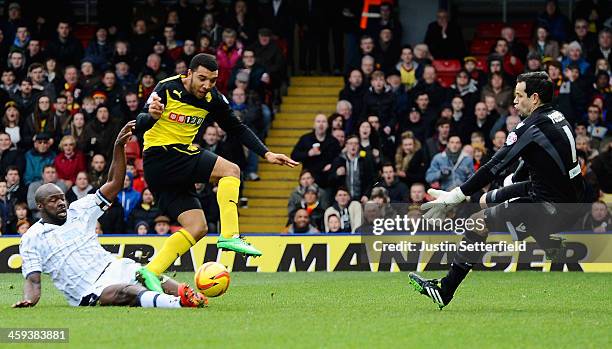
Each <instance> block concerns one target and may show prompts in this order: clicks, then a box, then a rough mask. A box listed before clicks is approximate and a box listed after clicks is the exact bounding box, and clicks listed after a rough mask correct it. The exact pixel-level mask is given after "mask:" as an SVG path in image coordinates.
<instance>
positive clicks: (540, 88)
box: [409, 72, 584, 309]
mask: <svg viewBox="0 0 612 349" xmlns="http://www.w3.org/2000/svg"><path fill="white" fill-rule="evenodd" d="M552 97H553V85H552V81H551V80H550V78H549V77H548V75H547V74H546V73H544V72H533V73H525V74H522V75H520V76H519V77H518V78H517V84H516V88H515V97H514V105H515V107H516V108H517V110H518V111H519V113H520V114H521V115H522V116H524V117H526V118H525V119H524V121H522V122H521V123H519V124H518V125H517V126H516V127H515V128H514V130H512V132H510V133H509V134H508V137H507V139H506V142H505V144H504V146H503V147H502V148H501V149H500V150H499V151H497V153H495V155H494V156H493V157H492V158H491V160H490V161H489V162H487V163H486V164H485V165H484V166H482V167H481V168H480V169H479V170H478V171H477V172H476V173H475V174H474V175H473V176H472V177H470V178H469V179H468V180H467V181H466V182H465V183H464V184H463V185H461V186H460V187H457V188H455V189H453V190H451V191H450V192H446V191H442V190H434V189H430V190H429V191H428V192H429V193H430V194H431V195H432V196H434V197H436V200H434V201H432V202H429V203H425V204H423V205H422V206H421V208H422V209H423V210H425V211H427V212H426V213H425V214H424V216H423V217H424V218H425V219H432V218H434V219H435V218H444V217H445V215H446V213H447V212H448V211H449V210H451V209H452V208H453V207H454V206H456V205H458V204H460V203H461V202H464V201H465V200H466V196H469V195H473V194H475V193H477V192H479V191H480V190H481V189H482V188H483V187H485V186H486V185H487V184H489V183H490V182H491V181H492V180H493V179H494V178H495V177H496V176H497V175H499V174H500V173H501V172H502V171H503V170H504V169H506V168H508V167H509V166H510V165H512V164H513V163H514V162H515V161H517V160H518V158H519V157H521V158H522V159H523V161H524V164H525V166H526V171H527V172H528V174H529V180H528V181H523V182H519V183H516V184H513V185H510V186H507V187H504V188H502V189H499V190H497V191H492V192H489V193H487V194H485V195H484V196H483V198H481V200H480V201H481V204H483V206H485V207H486V206H489V205H491V204H495V205H492V207H489V208H486V209H483V210H481V211H479V212H477V213H475V214H474V215H472V217H471V218H472V219H479V220H484V222H485V223H486V224H485V225H481V226H483V228H482V229H476V230H474V231H468V232H466V233H465V235H464V237H463V245H464V246H469V245H473V246H472V247H475V246H476V245H479V244H480V243H483V242H485V241H486V239H487V236H488V233H489V231H506V229H507V230H509V231H510V233H511V234H512V235H513V238H515V239H517V240H519V239H520V240H522V239H524V238H526V237H527V236H533V237H534V238H535V240H536V242H537V243H538V244H539V245H540V247H541V248H543V249H544V250H545V251H546V253H547V258H549V259H555V258H556V257H557V255H558V254H559V252H560V251H562V248H561V247H562V242H561V240H560V239H558V238H557V239H555V238H554V237H551V236H550V235H551V234H554V233H557V232H559V231H561V230H563V229H565V228H567V227H568V224H570V223H571V218H572V215H571V212H570V210H568V209H567V207H563V205H558V203H577V202H581V201H582V196H583V192H584V180H583V178H582V174H581V171H580V164H579V163H578V160H577V157H576V145H575V143H574V135H573V134H572V128H571V126H570V124H569V123H568V122H567V120H566V119H565V117H564V116H563V114H561V113H560V112H559V111H557V110H554V109H553V107H552V106H551V105H550V102H551V101H552ZM525 205H528V208H529V212H528V213H529V214H525V212H527V210H526V209H525ZM483 255H484V251H478V250H476V249H474V248H472V249H470V248H469V247H468V248H464V249H463V250H461V249H458V252H457V254H456V255H455V257H454V260H453V262H452V264H451V267H450V270H449V271H448V274H447V275H446V276H445V277H444V278H442V279H440V280H435V279H424V278H422V277H420V276H419V275H417V274H415V273H410V274H409V278H410V283H411V285H412V286H413V287H414V288H415V289H416V290H417V291H418V292H420V293H421V294H423V295H425V296H427V297H429V298H431V299H432V300H433V301H434V303H436V304H437V305H438V306H439V307H440V309H442V308H443V307H444V306H446V305H448V303H449V302H450V301H451V300H452V299H453V295H454V293H455V290H456V289H457V287H459V284H461V282H462V281H463V279H464V278H465V277H466V276H467V274H468V273H469V271H470V270H471V269H472V266H473V265H474V264H475V263H481V262H482V257H483Z"/></svg>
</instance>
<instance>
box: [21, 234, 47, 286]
mask: <svg viewBox="0 0 612 349" xmlns="http://www.w3.org/2000/svg"><path fill="white" fill-rule="evenodd" d="M19 255H20V256H21V273H22V274H23V277H24V278H27V277H28V275H30V274H32V273H35V272H42V262H41V258H40V255H39V254H38V250H36V241H35V240H34V239H33V238H32V235H28V234H24V235H23V236H22V237H21V243H20V244H19Z"/></svg>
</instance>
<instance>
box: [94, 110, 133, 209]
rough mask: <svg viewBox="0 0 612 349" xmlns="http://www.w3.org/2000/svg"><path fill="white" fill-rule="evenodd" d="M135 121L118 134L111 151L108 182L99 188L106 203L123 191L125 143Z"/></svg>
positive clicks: (130, 134)
mask: <svg viewBox="0 0 612 349" xmlns="http://www.w3.org/2000/svg"><path fill="white" fill-rule="evenodd" d="M135 124H136V122H135V121H130V122H128V123H127V124H125V126H123V128H122V129H121V131H120V132H119V135H118V136H117V139H116V140H115V147H114V149H113V161H112V162H111V165H110V168H109V169H108V180H107V181H106V183H105V184H104V185H103V186H102V187H101V188H100V194H102V196H103V197H104V199H106V200H107V201H108V202H113V200H115V197H117V194H119V192H120V191H121V189H123V181H124V179H125V167H126V160H125V143H127V141H128V140H129V139H130V138H131V137H132V131H133V129H134V125H135Z"/></svg>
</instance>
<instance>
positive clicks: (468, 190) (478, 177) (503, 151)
mask: <svg viewBox="0 0 612 349" xmlns="http://www.w3.org/2000/svg"><path fill="white" fill-rule="evenodd" d="M538 132H540V131H539V129H538V128H537V127H535V126H532V127H529V128H527V129H524V130H515V131H512V132H510V134H509V135H508V137H507V139H506V142H505V143H504V145H503V146H502V147H501V148H500V149H499V150H498V151H497V152H496V153H495V154H494V155H493V157H492V158H491V159H490V160H489V161H488V162H487V163H486V164H484V165H483V166H482V167H480V168H479V169H478V171H476V173H475V174H474V175H473V176H472V177H470V178H469V179H468V180H467V181H466V182H465V183H463V184H462V185H461V187H460V188H461V192H463V194H464V195H466V196H468V195H472V194H474V193H476V192H477V191H479V190H480V189H482V188H484V187H485V186H486V185H487V184H489V183H491V182H492V181H493V179H495V177H496V176H497V175H498V174H499V173H501V172H502V171H503V170H505V169H506V168H508V166H510V165H512V164H513V163H514V161H516V159H517V158H518V157H519V156H521V154H522V152H523V151H524V150H525V148H526V147H527V146H528V145H529V144H530V143H531V142H532V141H533V140H534V139H536V137H537V135H536V133H538Z"/></svg>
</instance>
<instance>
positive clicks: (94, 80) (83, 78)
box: [78, 57, 100, 96]
mask: <svg viewBox="0 0 612 349" xmlns="http://www.w3.org/2000/svg"><path fill="white" fill-rule="evenodd" d="M96 73H97V72H96V69H95V67H94V64H93V62H92V60H91V59H89V58H87V57H85V58H83V60H82V61H81V73H80V74H79V79H78V83H79V85H81V86H82V87H83V94H84V95H85V96H90V95H91V93H92V92H93V91H94V89H95V88H96V87H97V86H98V84H100V76H99V74H96Z"/></svg>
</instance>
